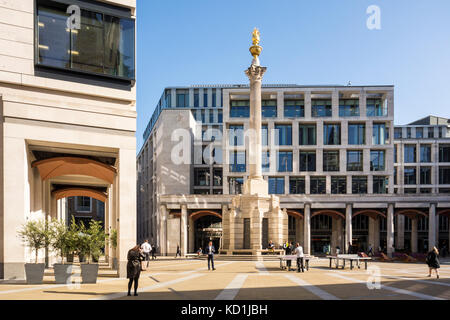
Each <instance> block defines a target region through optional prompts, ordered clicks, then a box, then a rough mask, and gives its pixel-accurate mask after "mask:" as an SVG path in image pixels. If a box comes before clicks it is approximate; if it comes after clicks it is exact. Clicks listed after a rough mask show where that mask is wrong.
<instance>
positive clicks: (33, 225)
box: [18, 220, 50, 284]
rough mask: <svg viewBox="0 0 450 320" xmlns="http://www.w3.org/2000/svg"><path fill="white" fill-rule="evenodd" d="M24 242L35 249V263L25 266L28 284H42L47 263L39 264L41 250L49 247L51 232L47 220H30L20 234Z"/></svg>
mask: <svg viewBox="0 0 450 320" xmlns="http://www.w3.org/2000/svg"><path fill="white" fill-rule="evenodd" d="M18 234H19V236H20V237H21V238H22V240H23V242H24V243H25V244H26V245H27V246H29V247H30V248H33V250H34V252H35V263H26V264H25V275H26V279H27V283H28V284H41V283H42V281H43V279H44V271H45V263H38V257H39V250H41V249H44V248H46V247H48V245H49V240H50V236H49V230H48V227H47V223H46V222H45V220H30V221H28V222H27V223H26V224H24V225H23V226H22V228H21V229H20V230H19V232H18Z"/></svg>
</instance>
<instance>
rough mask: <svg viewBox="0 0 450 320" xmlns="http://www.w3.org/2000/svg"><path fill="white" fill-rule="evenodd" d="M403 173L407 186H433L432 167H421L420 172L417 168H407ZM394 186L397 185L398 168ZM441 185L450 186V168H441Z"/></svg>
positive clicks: (395, 171)
mask: <svg viewBox="0 0 450 320" xmlns="http://www.w3.org/2000/svg"><path fill="white" fill-rule="evenodd" d="M403 172H404V180H403V184H405V185H417V184H431V174H432V169H431V167H420V169H419V170H417V168H416V167H405V168H404V169H403ZM418 172H419V176H418V175H417V173H418ZM394 184H397V168H395V169H394ZM439 184H450V167H440V168H439Z"/></svg>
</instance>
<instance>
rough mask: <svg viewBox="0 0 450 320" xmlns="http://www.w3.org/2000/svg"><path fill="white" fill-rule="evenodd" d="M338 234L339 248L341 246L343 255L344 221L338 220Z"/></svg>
mask: <svg viewBox="0 0 450 320" xmlns="http://www.w3.org/2000/svg"><path fill="white" fill-rule="evenodd" d="M336 224H337V225H336V232H337V241H336V242H337V246H339V248H341V253H342V248H344V246H343V243H342V242H343V240H344V232H343V230H342V219H340V218H339V219H337V220H336ZM334 250H335V251H336V248H334Z"/></svg>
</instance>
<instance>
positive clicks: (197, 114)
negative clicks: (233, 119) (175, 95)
mask: <svg viewBox="0 0 450 320" xmlns="http://www.w3.org/2000/svg"><path fill="white" fill-rule="evenodd" d="M216 111H217V113H216V114H217V118H216V119H217V121H216V120H215V117H214V112H212V110H210V111H209V117H206V112H205V110H199V112H197V110H193V112H192V113H193V116H194V119H195V120H196V121H201V122H202V123H218V124H222V123H223V112H222V110H216ZM207 120H208V121H207Z"/></svg>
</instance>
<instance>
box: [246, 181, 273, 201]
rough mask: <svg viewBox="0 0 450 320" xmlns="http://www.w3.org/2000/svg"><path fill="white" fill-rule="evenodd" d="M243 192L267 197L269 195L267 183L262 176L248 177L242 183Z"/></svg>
mask: <svg viewBox="0 0 450 320" xmlns="http://www.w3.org/2000/svg"><path fill="white" fill-rule="evenodd" d="M244 194H245V195H258V196H260V197H267V196H269V185H268V183H267V181H266V180H264V179H263V178H251V179H248V180H247V181H245V184H244Z"/></svg>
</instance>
